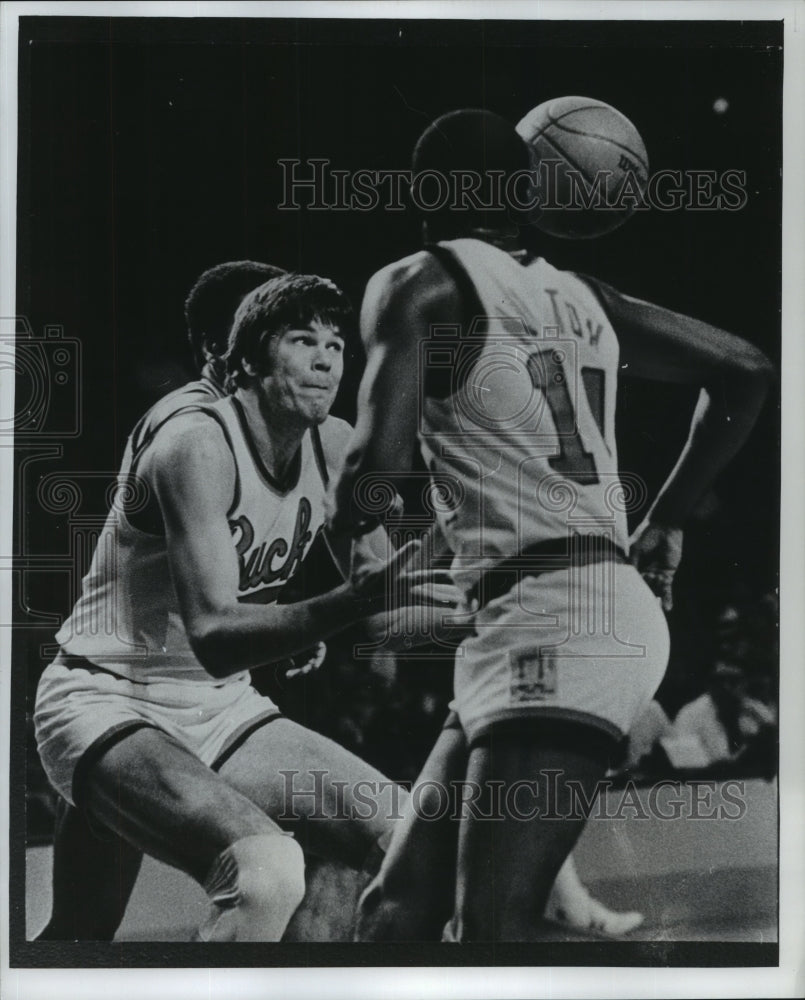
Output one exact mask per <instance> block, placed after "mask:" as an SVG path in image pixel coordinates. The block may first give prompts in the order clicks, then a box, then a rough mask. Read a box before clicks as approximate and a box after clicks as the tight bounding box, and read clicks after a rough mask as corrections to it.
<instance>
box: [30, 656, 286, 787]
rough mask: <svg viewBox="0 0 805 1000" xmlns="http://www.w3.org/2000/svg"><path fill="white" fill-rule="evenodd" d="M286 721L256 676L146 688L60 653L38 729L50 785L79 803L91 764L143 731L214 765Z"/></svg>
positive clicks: (42, 684)
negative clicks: (257, 686) (263, 728)
mask: <svg viewBox="0 0 805 1000" xmlns="http://www.w3.org/2000/svg"><path fill="white" fill-rule="evenodd" d="M280 715H281V713H280V710H279V709H278V708H277V706H276V705H275V704H274V702H273V701H271V699H270V698H266V697H263V696H262V695H260V694H258V693H257V691H255V690H254V688H253V687H251V685H250V684H249V678H248V675H244V676H243V677H239V678H238V679H237V680H235V681H222V682H221V683H220V684H199V683H198V682H195V683H194V682H187V681H185V682H181V681H177V682H169V681H149V682H148V683H138V682H135V681H132V680H128V679H126V678H124V677H118V676H117V675H116V674H112V673H109V672H108V671H105V670H102V669H100V668H99V667H95V666H94V665H93V664H91V663H90V662H89V661H88V660H83V659H78V658H69V659H68V658H66V657H64V655H63V654H61V653H60V654H59V656H57V657H56V659H55V660H54V661H53V663H51V664H50V666H49V667H47V669H46V670H45V671H44V673H43V674H42V677H41V679H40V681H39V687H38V689H37V692H36V707H35V710H34V727H35V730H36V742H37V746H38V748H39V756H40V757H41V759H42V764H43V766H44V768H45V773H46V774H47V776H48V779H49V780H50V782H51V784H52V785H53V787H54V788H55V789H56V791H57V792H58V793H59V794H60V795H62V796H63V797H64V798H65V799H66V800H67V801H68V802H69V803H70V804H71V805H75V804H76V797H80V785H81V781H82V779H83V775H84V772H85V770H86V768H87V766H88V765H89V763H91V762H92V761H93V760H97V758H98V756H100V754H101V753H102V752H103V750H105V749H107V748H108V747H109V746H110V745H111V744H112V743H114V742H115V741H116V740H117V739H120V738H121V737H122V736H123V735H125V734H128V733H129V732H131V731H133V730H135V729H140V728H142V727H145V726H151V727H154V728H156V729H159V730H160V731H161V732H163V733H166V734H167V735H168V736H171V737H172V738H173V739H175V740H176V741H177V742H178V743H180V744H181V745H182V746H184V747H186V748H187V749H188V750H189V751H190V752H191V753H192V754H195V756H196V757H198V758H199V760H201V761H202V762H203V763H204V764H207V765H208V766H210V767H214V766H215V765H216V764H220V763H222V760H223V758H225V757H226V756H228V755H229V754H230V753H231V752H232V751H233V750H234V749H235V747H236V746H239V745H240V743H241V742H242V741H243V740H244V739H245V737H246V736H247V735H248V734H249V733H251V732H252V731H253V730H254V729H256V728H257V727H258V726H260V725H262V724H263V723H264V722H265V721H267V720H269V719H272V718H276V717H278V716H280Z"/></svg>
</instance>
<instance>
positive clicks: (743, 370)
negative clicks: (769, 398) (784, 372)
mask: <svg viewBox="0 0 805 1000" xmlns="http://www.w3.org/2000/svg"><path fill="white" fill-rule="evenodd" d="M776 378H777V372H776V370H775V368H774V365H773V364H772V363H771V361H770V360H769V359H768V358H767V357H766V355H765V354H764V353H763V352H762V351H761V350H759V349H758V348H757V347H754V346H753V345H752V344H747V343H746V342H742V343H741V346H740V349H738V350H735V351H733V352H732V353H731V354H730V355H729V356H728V357H726V358H725V363H724V366H723V368H722V370H721V373H720V376H719V378H718V379H717V380H715V381H717V382H718V385H717V386H716V385H713V386H711V389H713V390H715V391H716V392H717V393H718V394H721V395H722V396H723V395H725V394H726V396H728V397H729V398H730V399H733V400H736V399H737V400H740V401H743V403H744V405H746V406H747V407H752V406H759V405H760V404H762V402H763V400H764V399H765V398H766V395H767V393H768V392H769V389H770V388H771V386H772V385H773V384H774V382H775V381H776Z"/></svg>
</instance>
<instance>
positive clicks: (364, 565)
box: [349, 539, 422, 614]
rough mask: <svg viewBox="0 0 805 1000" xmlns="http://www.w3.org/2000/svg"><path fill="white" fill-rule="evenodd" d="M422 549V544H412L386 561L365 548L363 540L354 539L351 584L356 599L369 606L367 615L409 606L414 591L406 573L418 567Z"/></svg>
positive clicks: (416, 542)
mask: <svg viewBox="0 0 805 1000" xmlns="http://www.w3.org/2000/svg"><path fill="white" fill-rule="evenodd" d="M421 547H422V546H421V543H420V542H419V541H416V540H415V541H412V542H409V543H408V544H407V545H403V547H402V548H401V549H398V550H397V551H396V552H395V553H394V554H393V555H392V556H391V558H389V559H387V560H386V561H383V560H382V559H379V558H378V557H377V556H376V555H374V554H373V553H372V552H371V551H369V550H368V549H367V548H365V547H364V546H363V544H362V540H361V539H356V540H355V542H354V543H353V546H352V563H351V566H350V573H349V582H350V585H351V586H352V591H353V593H354V594H355V597H356V598H357V599H358V600H359V601H361V602H365V603H366V613H367V614H372V613H373V612H375V611H381V610H384V609H391V608H395V607H399V605H400V604H405V603H406V599H407V597H408V595H409V594H410V591H411V581H410V580H409V579H407V578H406V571H407V570H408V569H409V567H410V566H411V565H412V564H418V556H419V552H420V549H421ZM417 568H419V567H418V565H417Z"/></svg>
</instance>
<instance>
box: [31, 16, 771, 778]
mask: <svg viewBox="0 0 805 1000" xmlns="http://www.w3.org/2000/svg"><path fill="white" fill-rule="evenodd" d="M781 38H782V30H781V27H780V26H778V25H775V24H771V23H760V22H744V23H741V22H731V23H712V24H711V23H707V22H696V23H684V22H682V23H680V22H674V23H667V24H662V23H654V24H650V23H649V24H646V23H637V22H610V23H587V22H581V23H570V22H529V23H520V22H494V23H493V22H406V21H399V22H398V21H383V22H365V21H341V22H338V21H332V22H323V21H318V22H313V21H290V20H259V21H257V20H238V21H226V20H212V19H207V20H191V19H181V20H169V19H161V20H157V19H151V20H130V19H125V18H120V19H105V18H92V19H84V18H71V19H57V18H47V19H45V18H25V19H22V20H21V22H20V118H19V139H20V144H19V155H20V172H19V187H18V197H19V200H18V225H19V252H18V261H17V275H18V309H17V312H18V313H19V314H24V315H25V316H27V317H28V318H29V320H30V322H31V324H32V327H33V329H34V331H36V332H37V333H40V332H41V330H42V329H43V328H44V326H45V324H52V323H55V324H60V325H62V326H63V327H64V336H65V337H66V338H75V339H76V340H78V341H80V344H81V356H82V370H81V373H80V406H81V415H82V429H81V433H80V435H79V436H76V437H74V438H65V439H63V440H61V439H59V438H58V436H57V437H52V436H49V434H48V433H46V432H43V433H42V434H41V435H40V436H39V438H37V439H35V440H33V443H34V444H35V445H36V444H47V443H50V442H53V441H55V442H56V443H58V444H59V445H60V447H61V454H60V455H51V456H50V457H48V455H46V454H44V453H42V454H41V455H40V457H39V458H38V459H37V460H36V461H35V462H33V463H31V464H29V465H27V466H26V467H25V472H24V474H21V471H20V470H21V468H22V461H23V457H24V456H25V455H27V454H28V452H26V451H25V447H24V442H21V443H20V446H19V447H18V452H17V458H18V482H19V483H20V486H21V491H20V492H19V493H18V496H19V502H18V508H17V511H16V516H17V520H16V532H17V533H16V536H15V537H16V538H17V543H16V544H17V554H18V555H19V556H20V557H21V558H20V562H19V565H20V566H21V567H22V568H23V569H24V572H23V573H21V574H19V575H18V578H17V591H16V597H17V608H16V610H15V622H16V623H17V624H18V625H20V626H24V627H21V628H18V629H17V630H16V633H15V640H14V657H15V665H16V667H17V670H16V672H15V692H16V695H15V697H16V698H18V700H17V701H16V702H15V704H16V705H17V706H18V707H21V706H22V704H23V703H26V701H27V704H28V707H29V709H30V702H31V696H32V693H33V691H34V689H35V684H36V680H37V678H38V676H39V673H40V672H41V669H42V668H43V667H44V665H45V664H46V662H47V658H48V655H49V653H48V650H47V649H46V648H45V647H47V646H48V645H49V644H52V636H53V634H54V632H55V631H56V626H54V624H53V622H54V620H55V619H54V618H53V617H52V616H63V615H65V614H66V613H67V612H68V611H69V606H70V601H71V597H70V586H71V584H70V573H69V572H66V571H64V570H63V569H61V570H58V569H57V570H54V568H53V567H54V566H56V565H57V564H58V560H59V557H62V559H64V558H67V559H68V560H69V559H70V558H71V557H72V556H74V555H75V552H74V550H73V549H72V548H71V546H72V545H73V542H71V540H70V539H71V537H72V536H71V534H70V532H71V530H72V529H71V526H70V523H68V522H69V521H70V520H71V519H72V523H73V525H74V524H75V521H76V519H77V518H78V519H80V518H81V517H83V516H95V517H96V518H97V516H98V515H99V512H100V513H102V512H103V495H102V488H101V486H99V485H98V484H99V483H102V480H98V481H97V482H95V483H94V485H93V482H92V481H89V480H86V478H85V479H84V480H82V482H83V483H84V486H82V489H83V490H84V496H83V501H82V502H83V504H84V506H82V507H81V508H80V509H78V508H74V509H72V510H71V511H69V512H67V513H65V512H64V511H62V512H61V513H58V512H54V510H52V509H50V510H48V509H44V508H43V506H42V504H41V502H40V500H39V499H38V497H37V492H36V491H37V489H38V487H39V486H40V485H41V483H42V481H43V480H44V477H46V476H47V475H48V474H50V473H52V472H64V473H66V474H70V473H76V472H84V473H86V472H106V473H108V474H109V475H110V476H111V475H112V474H113V473H114V471H115V470H116V468H117V466H118V464H119V460H120V457H121V455H122V451H123V446H124V442H125V438H126V435H127V433H128V432H129V430H130V429H131V427H132V425H133V423H134V421H135V419H136V418H137V417H138V416H139V415H140V414H141V413H142V411H143V410H144V409H145V408H146V407H147V406H148V405H150V404H151V403H152V402H153V401H154V400H155V399H156V398H158V397H159V396H160V395H162V394H163V393H164V392H166V391H167V390H168V389H170V388H173V387H175V386H176V385H179V384H181V383H182V382H183V381H185V380H186V379H187V378H188V377H191V375H192V371H191V368H190V359H189V352H188V351H187V349H186V344H185V340H184V323H183V316H182V304H183V301H184V298H185V295H186V294H187V291H188V290H189V288H190V287H191V285H192V283H193V281H194V280H195V278H196V277H197V276H198V274H199V273H200V272H201V271H202V270H204V269H205V268H207V267H209V266H211V265H212V264H215V263H218V262H220V261H224V260H230V259H243V258H252V259H257V260H264V261H267V262H270V263H274V264H277V265H280V266H283V267H285V268H289V269H299V270H303V271H308V272H317V273H320V274H323V275H326V276H328V277H331V278H333V279H334V280H335V281H336V282H337V283H339V284H340V285H341V286H342V287H343V288H344V289H345V290H346V291H347V292H348V294H349V295H350V297H351V298H352V300H353V303H354V304H355V305H356V306H357V305H358V304H359V302H360V298H361V294H362V291H363V288H364V286H365V283H366V281H367V279H368V278H369V276H370V275H371V274H372V273H373V272H374V271H375V270H377V269H378V268H379V267H381V266H383V265H384V264H386V263H388V262H390V261H391V260H394V259H396V258H398V257H401V256H404V255H406V254H408V253H410V252H413V251H414V250H415V249H416V248H417V247H418V244H419V232H418V225H417V222H416V220H415V219H414V217H413V215H412V214H411V213H410V212H407V211H406V212H388V211H383V210H381V209H377V210H375V211H372V212H366V213H361V212H354V211H353V212H335V211H325V212H312V211H309V210H307V209H302V210H300V211H280V210H278V207H277V206H278V204H279V203H280V202H281V200H282V197H283V192H282V189H281V183H280V180H281V172H280V168H279V167H278V165H277V161H278V159H280V158H298V159H301V160H303V161H304V160H306V159H308V158H310V157H316V156H319V157H325V158H328V159H329V160H330V161H331V164H330V166H331V167H332V168H334V169H345V170H354V169H359V168H366V169H371V170H374V169H405V168H407V167H408V165H409V162H408V160H409V155H410V150H411V148H412V146H413V143H414V141H415V140H416V138H417V137H418V135H419V134H420V132H421V131H422V129H423V128H424V127H425V126H426V125H427V124H428V123H429V122H430V121H431V120H432V119H433V118H435V117H436V116H438V115H439V114H441V113H443V112H445V111H448V110H452V109H454V108H457V107H471V106H475V107H485V108H488V109H490V110H493V111H495V112H497V113H499V114H501V115H503V116H504V117H507V118H509V119H510V120H512V121H514V122H516V121H518V120H519V119H520V118H521V117H522V115H524V114H525V113H526V112H527V111H528V110H529V109H531V108H532V107H533V106H535V105H536V104H538V103H541V102H542V101H544V100H546V99H548V98H550V97H555V96H559V95H564V94H580V95H585V96H590V97H594V98H597V99H600V100H603V101H606V102H609V103H611V104H613V105H615V106H616V107H617V108H618V109H619V110H621V111H622V112H623V113H625V114H626V115H627V116H628V117H629V118H630V119H631V120H632V121H633V122H634V123H635V124H636V125H637V127H638V129H639V131H640V132H641V134H642V136H643V138H644V140H645V144H646V147H647V149H648V152H649V158H650V163H651V168H652V170H658V169H663V168H678V169H682V170H689V169H712V170H716V171H722V170H726V169H737V170H743V171H746V174H747V188H748V194H749V200H748V203H747V205H746V206H745V207H744V208H743V209H742V210H740V211H737V212H727V211H709V212H694V211H675V212H666V213H663V212H657V211H651V212H644V213H638V214H637V215H636V216H635V217H633V218H632V219H631V220H630V221H629V222H628V223H627V224H626V225H625V226H624V227H623V228H621V229H620V230H618V231H617V232H615V233H613V234H610V235H608V236H605V237H603V238H601V239H598V240H594V241H590V242H574V243H567V242H565V243H563V242H562V241H558V240H552V239H551V238H549V237H544V238H542V241H541V247H542V250H541V252H543V253H544V254H545V256H547V257H548V258H549V259H550V260H551V261H552V262H553V263H555V264H557V265H558V266H560V267H562V266H564V267H568V268H572V269H574V270H576V269H577V270H581V271H586V272H589V273H591V274H595V275H597V276H598V277H600V278H602V279H604V280H606V281H608V282H610V283H611V284H613V285H615V286H616V287H618V288H620V289H621V290H622V291H624V292H628V293H631V294H635V295H638V296H641V297H645V298H649V299H651V300H654V301H656V302H658V303H661V304H663V305H667V306H670V307H672V308H674V309H677V310H679V311H682V312H686V313H690V314H693V315H696V316H698V317H700V318H702V319H705V320H708V321H710V322H712V323H714V324H716V325H719V326H722V327H725V328H726V329H729V330H731V331H733V332H735V333H738V334H740V335H742V336H744V337H745V338H746V339H748V340H750V341H751V342H752V343H754V344H757V345H758V346H759V347H761V348H762V349H763V350H765V351H766V352H767V353H768V354H769V355H770V356H771V357H772V358H773V360H774V361H775V362H777V361H778V359H779V348H780V322H779V315H780V293H781V280H780V269H781V229H780V225H781V183H782V180H781V163H782V131H781V101H782V98H781V87H782V48H781ZM718 98H724V99H725V100H726V101H727V102H728V104H729V107H728V109H727V110H726V112H724V113H723V114H717V113H716V112H715V111H714V107H713V105H714V102H715V101H716V99H718ZM303 169H304V168H303ZM362 362H363V358H362V356H361V354H360V351H359V349H358V348H356V349H355V350H354V352H353V356H352V359H351V364H350V366H349V372H348V375H347V376H346V377H345V379H344V385H343V388H342V392H341V394H340V396H339V400H338V402H337V405H336V411H335V412H336V413H338V414H339V415H341V416H344V417H346V418H347V419H349V418H351V416H352V415H353V399H354V394H355V389H356V386H357V383H358V380H359V377H360V371H361V366H362ZM48 363H49V364H50V362H48ZM25 377H26V376H24V375H23V376H21V377H20V381H19V382H18V395H17V398H18V400H20V399H24V397H25V394H26V392H30V386H28V385H27V383H26V382H25ZM76 380H77V381H78V380H79V376H78V374H76ZM773 395H774V398H773V399H772V401H771V402H770V403H769V405H767V407H766V410H765V412H764V415H763V417H762V418H761V421H760V423H759V426H758V427H757V429H756V431H755V433H754V435H753V437H752V440H751V441H750V443H749V444H748V445H747V447H746V448H745V449H744V450H743V452H742V453H741V455H740V456H739V458H738V459H736V461H735V462H733V464H732V465H731V467H730V468H729V470H728V471H727V472H726V473H725V474H724V475H723V476H722V477H721V479H720V481H719V484H718V487H717V489H716V491H715V496H713V497H711V498H710V499H709V501H708V504H707V505H706V506H705V507H704V508H703V509H702V511H701V516H700V517H699V518H698V519H697V520H696V521H695V522H694V523H693V524H692V525H691V526H690V530H689V531H688V533H687V536H686V557H685V562H684V564H683V568H682V569H681V571H680V573H679V576H678V583H677V586H676V609H675V611H674V612H673V614H672V616H671V627H672V635H673V651H672V661H671V666H670V669H669V674H668V677H667V679H666V681H665V683H664V685H663V688H662V690H661V692H660V694H661V698H662V700H663V703H664V704H665V705H666V707H667V709H668V711H669V712H670V713H671V714H673V712H674V711H675V710H676V709H677V708H678V707H679V706H680V705H681V704H682V703H684V702H685V701H687V700H688V699H689V698H690V697H691V696H692V695H694V694H695V693H697V692H698V691H700V690H702V689H703V688H704V686H705V683H706V680H707V673H708V671H709V669H710V668H711V666H712V665H713V662H714V658H715V656H716V653H717V642H716V638H715V627H714V622H715V620H716V617H717V616H718V614H719V613H720V611H721V610H722V609H723V607H724V606H725V605H727V604H728V603H731V604H735V605H737V606H739V607H740V608H744V607H751V606H752V605H753V603H754V602H756V601H757V600H759V599H760V598H761V596H762V595H764V594H768V593H769V592H771V591H773V590H774V588H775V587H776V584H777V567H778V561H779V544H778V530H779V521H778V508H779V478H778V474H779V461H780V455H779V410H778V406H777V398H776V394H773ZM60 398H61V399H64V398H67V399H68V402H59V399H60ZM693 398H694V397H693V395H692V394H691V393H690V392H688V391H687V390H683V389H679V388H676V387H670V386H663V385H657V384H638V383H630V382H628V381H625V382H624V383H623V386H622V390H621V393H620V398H619V404H618V407H619V410H618V412H619V421H618V438H619V449H620V456H621V466H622V468H623V469H627V470H633V471H635V472H638V473H639V474H641V475H642V476H643V477H644V478H645V479H646V480H647V481H648V483H649V484H650V486H651V487H657V486H658V485H659V484H660V483H661V482H662V480H663V478H664V477H665V475H666V474H667V472H668V471H669V469H670V467H671V465H672V464H673V461H674V459H675V457H676V454H677V452H678V450H679V448H680V446H681V444H682V442H683V440H684V437H685V433H686V430H687V427H688V422H689V418H690V414H691V412H692V404H693ZM71 405H72V404H71V402H70V400H69V393H68V394H67V397H58V394H57V393H55V392H54V394H53V399H52V402H51V409H50V412H49V414H48V419H47V427H48V428H50V430H52V429H53V428H58V427H59V426H60V425H61V426H66V425H67V423H68V413H69V407H70V406H71ZM60 406H61V407H65V409H64V412H61V411H60V410H59V407H60ZM18 410H19V405H18ZM27 440H28V443H29V444H30V443H31V440H32V439H30V438H29V439H27ZM53 556H55V557H56V558H55V559H53V558H51V557H53ZM36 557H42V559H43V564H42V565H41V566H39V567H37V566H35V565H34V563H35V561H36ZM49 559H50V562H48V560H49ZM43 614H45V615H50V616H51V619H50V620H49V621H47V620H44V621H43V619H42V615H43ZM772 641H773V640H772ZM441 666H442V667H444V666H445V664H444V663H443V664H442V665H441ZM343 670H344V671H345V672H344V673H341V674H339V673H338V672H337V671H335V670H333V671H331V672H330V673H329V674H328V675H327V676H326V677H324V676H323V677H322V678H319V679H317V680H316V681H315V682H310V684H309V685H308V688H306V689H305V692H304V694H303V695H298V694H297V695H295V696H294V695H293V694H291V696H290V699H291V701H292V702H293V701H294V699H295V701H296V703H298V704H299V705H304V706H305V713H306V718H305V720H304V721H308V722H310V723H311V724H321V725H322V726H324V725H325V722H326V723H327V725H329V729H330V731H331V732H333V734H334V735H335V736H336V737H337V738H339V739H341V740H342V741H343V742H346V743H348V744H349V745H351V746H353V747H355V748H356V749H358V750H359V752H362V753H363V754H364V755H365V756H367V757H370V758H372V759H373V760H374V761H375V762H376V763H378V764H379V765H380V766H382V767H384V768H385V769H386V770H387V771H388V772H389V773H390V774H391V775H392V776H393V777H399V778H408V777H412V776H413V774H414V773H415V772H416V769H417V767H418V766H419V763H420V762H421V760H422V757H423V754H424V752H425V751H426V750H427V746H428V744H429V742H430V740H431V738H432V735H433V733H434V732H435V730H436V729H437V728H438V725H439V724H440V722H441V713H442V711H443V708H444V702H445V699H446V697H447V694H448V692H449V682H450V677H449V669H439V670H436V671H435V670H434V669H433V667H428V665H427V664H422V663H413V664H410V665H409V669H407V670H406V671H405V676H404V677H403V678H402V679H399V678H398V679H397V680H395V679H393V678H392V679H391V680H389V678H388V677H386V678H383V677H381V678H378V677H376V676H374V675H372V674H371V673H370V672H368V668H367V669H366V670H363V669H358V670H357V672H356V670H355V668H349V667H344V668H343ZM350 671H351V672H350ZM333 699H335V700H333ZM384 699H385V701H384ZM317 705H318V706H321V707H317ZM333 706H335V709H336V711H335V712H334V711H333ZM325 707H326V708H327V710H326V711H325ZM339 712H340V716H339V715H338V713H339ZM334 715H335V716H338V718H337V719H336V721H333V720H334ZM23 725H24V720H22V715H21V712H18V713H17V717H16V719H15V727H16V733H17V736H18V737H19V736H20V734H21V731H22V730H21V726H23ZM18 742H19V740H18ZM20 761H21V756H20V754H18V755H17V763H18V765H20V767H21V766H22V765H21V763H20ZM28 764H29V768H31V770H30V772H29V781H30V782H31V783H33V784H35V783H36V782H38V781H40V780H41V779H40V778H39V776H38V771H37V763H36V760H35V757H32V756H31V755H30V754H29V758H28Z"/></svg>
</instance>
